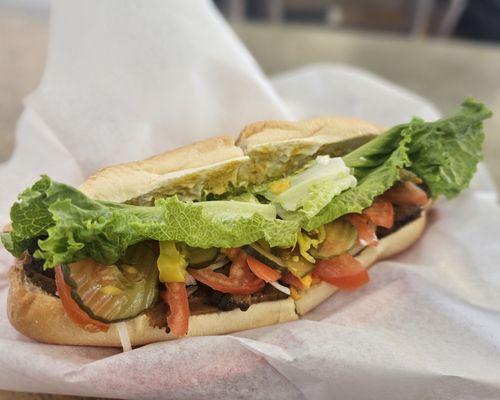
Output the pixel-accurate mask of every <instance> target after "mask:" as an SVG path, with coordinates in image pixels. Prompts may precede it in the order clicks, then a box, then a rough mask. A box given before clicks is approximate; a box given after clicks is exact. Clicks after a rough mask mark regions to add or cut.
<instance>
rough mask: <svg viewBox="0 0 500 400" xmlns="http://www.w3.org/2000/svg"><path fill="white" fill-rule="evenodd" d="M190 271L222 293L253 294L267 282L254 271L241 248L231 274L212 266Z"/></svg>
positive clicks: (196, 277) (202, 281) (195, 276)
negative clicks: (213, 268) (211, 267)
mask: <svg viewBox="0 0 500 400" xmlns="http://www.w3.org/2000/svg"><path fill="white" fill-rule="evenodd" d="M188 272H189V273H190V274H191V275H192V276H193V278H194V279H196V280H197V281H200V282H201V283H203V284H205V285H207V286H209V287H211V288H212V289H214V290H218V291H219V292H222V293H230V294H252V293H255V292H258V291H259V290H261V289H262V288H263V287H264V285H265V284H266V282H264V281H263V280H262V279H260V278H258V277H257V276H255V275H254V274H253V273H252V271H251V270H250V268H249V267H248V264H247V260H246V254H245V252H243V251H241V250H239V251H238V253H237V255H236V257H235V258H234V259H233V263H232V265H231V269H230V270H229V276H226V275H224V274H221V273H220V272H215V271H213V270H211V269H210V268H203V269H192V268H189V269H188Z"/></svg>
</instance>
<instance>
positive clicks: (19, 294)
mask: <svg viewBox="0 0 500 400" xmlns="http://www.w3.org/2000/svg"><path fill="white" fill-rule="evenodd" d="M425 224H426V214H425V211H424V212H423V213H422V216H421V217H420V218H418V219H417V220H415V221H413V222H411V223H409V224H408V225H406V226H404V227H402V228H401V229H399V230H398V231H396V232H395V233H393V234H391V235H389V236H387V237H385V238H383V239H381V240H380V241H379V244H378V246H377V247H369V248H366V249H364V250H363V251H362V252H361V253H360V254H359V255H358V256H356V258H357V259H358V260H359V261H360V262H361V264H362V265H363V266H364V267H365V268H369V267H370V266H372V265H373V264H374V263H376V262H377V261H379V260H382V259H385V258H388V257H391V256H393V255H394V254H396V253H399V252H401V251H403V250H405V249H407V248H408V247H409V246H411V245H412V244H413V243H414V242H415V241H416V240H417V239H418V238H419V237H420V235H421V234H422V232H423V230H424V228H425ZM336 291H337V288H336V287H334V286H332V285H330V284H328V283H326V282H321V283H320V284H318V285H314V286H312V287H311V288H310V289H309V290H307V291H306V292H305V294H304V295H303V296H302V297H301V298H300V299H299V300H297V301H295V302H294V300H293V299H292V298H291V297H289V298H288V299H285V300H278V301H268V302H263V303H257V304H252V305H251V306H250V308H249V309H248V310H247V311H245V312H243V311H240V310H232V311H225V312H215V313H209V314H200V315H193V316H191V317H190V319H189V332H188V335H187V336H204V335H220V334H225V333H231V332H237V331H241V330H245V329H253V328H259V327H263V326H267V325H273V324H278V323H281V322H287V321H294V320H296V319H298V318H299V316H300V315H303V314H305V313H307V312H309V311H310V310H312V309H313V308H315V307H316V306H318V305H319V304H320V303H322V302H323V301H325V300H326V299H327V298H328V297H330V296H331V295H333V294H334V293H335V292H336ZM7 309H8V317H9V320H10V322H11V324H12V325H13V326H14V327H15V328H16V329H17V330H18V331H19V332H21V333H22V334H23V335H25V336H28V337H30V338H32V339H35V340H37V341H39V342H44V343H52V344H66V345H80V346H110V347H120V346H121V344H120V338H119V336H118V331H117V329H116V326H114V325H112V327H111V329H110V330H109V331H108V332H97V333H91V332H88V331H86V330H84V329H83V328H80V327H79V326H78V325H76V324H74V323H73V322H72V321H71V320H70V319H69V318H68V317H67V316H66V314H65V312H64V309H63V307H62V303H61V302H60V300H59V299H58V298H57V297H54V296H51V295H49V294H47V293H45V292H43V291H42V290H41V289H39V288H38V287H36V286H34V285H32V284H31V283H29V282H28V281H27V279H26V277H25V276H24V272H23V269H22V263H21V262H18V263H17V265H16V266H14V267H13V268H12V269H11V272H10V289H9V295H8V300H7ZM126 324H127V328H128V331H129V336H130V340H131V343H132V345H133V346H140V345H144V344H148V343H153V342H161V341H166V340H171V339H175V336H173V335H172V334H167V333H166V331H165V330H164V329H159V328H155V327H152V326H150V324H149V320H148V317H147V316H145V315H140V316H138V317H136V318H134V319H132V320H130V321H127V322H126Z"/></svg>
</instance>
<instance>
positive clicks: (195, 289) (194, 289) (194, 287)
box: [187, 285, 198, 296]
mask: <svg viewBox="0 0 500 400" xmlns="http://www.w3.org/2000/svg"><path fill="white" fill-rule="evenodd" d="M197 290H198V286H196V285H194V286H189V287H188V288H187V294H188V296H191V295H192V294H193V293H194V292H196V291H197Z"/></svg>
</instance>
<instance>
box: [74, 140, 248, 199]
mask: <svg viewBox="0 0 500 400" xmlns="http://www.w3.org/2000/svg"><path fill="white" fill-rule="evenodd" d="M246 161H247V157H245V155H244V154H243V150H241V148H239V147H237V146H235V145H234V141H233V139H232V137H231V136H216V137H212V138H209V139H206V140H202V141H199V142H195V143H192V144H189V145H187V146H183V147H179V148H178V149H175V150H171V151H167V152H165V153H161V154H159V155H156V156H153V157H150V158H147V159H145V160H140V161H133V162H128V163H123V164H117V165H112V166H110V167H106V168H103V169H101V170H99V171H97V172H95V173H94V174H93V175H92V176H90V177H89V178H88V179H87V180H86V181H85V182H84V183H83V184H82V185H81V186H80V187H79V188H78V189H79V190H80V191H82V192H83V193H84V194H85V195H87V196H88V197H91V198H93V199H96V200H108V201H114V202H117V203H124V202H129V201H131V200H134V199H136V198H141V196H142V197H145V198H146V200H145V201H144V202H145V203H147V199H148V194H150V193H154V192H155V191H158V190H165V191H167V193H168V192H169V191H171V190H175V191H176V192H179V194H180V192H181V191H182V190H183V189H190V190H191V191H192V187H193V186H199V188H198V189H197V190H198V191H200V192H201V191H202V190H203V189H204V187H205V186H209V180H210V179H214V180H215V179H219V180H220V179H221V175H222V176H223V177H224V179H225V180H227V184H229V183H230V182H231V180H235V179H236V175H237V171H238V168H239V166H240V165H241V164H242V163H244V162H246ZM195 192H196V190H195V191H194V192H193V194H192V197H193V198H196V197H197V194H196V193H195ZM215 192H216V191H215ZM185 197H189V196H185Z"/></svg>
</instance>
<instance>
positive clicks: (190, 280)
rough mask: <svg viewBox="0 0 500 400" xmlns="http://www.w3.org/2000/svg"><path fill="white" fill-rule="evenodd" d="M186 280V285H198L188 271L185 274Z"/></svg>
mask: <svg viewBox="0 0 500 400" xmlns="http://www.w3.org/2000/svg"><path fill="white" fill-rule="evenodd" d="M184 281H185V282H186V286H192V285H196V280H195V279H194V278H193V276H192V275H191V274H188V273H187V272H186V274H185V275H184Z"/></svg>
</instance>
